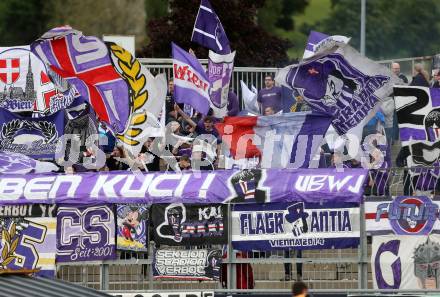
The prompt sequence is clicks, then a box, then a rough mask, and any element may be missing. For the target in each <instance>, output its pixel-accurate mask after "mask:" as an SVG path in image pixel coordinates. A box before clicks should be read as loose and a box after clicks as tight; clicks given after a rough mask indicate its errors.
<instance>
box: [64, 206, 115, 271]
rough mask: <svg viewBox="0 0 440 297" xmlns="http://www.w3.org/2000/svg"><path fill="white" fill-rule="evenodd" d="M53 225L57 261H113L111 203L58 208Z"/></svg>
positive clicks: (113, 241)
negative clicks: (54, 225)
mask: <svg viewBox="0 0 440 297" xmlns="http://www.w3.org/2000/svg"><path fill="white" fill-rule="evenodd" d="M57 222H58V223H57V236H58V238H57V244H56V246H57V262H75V261H78V262H79V261H93V260H107V259H115V257H116V244H115V217H114V212H113V206H112V205H111V204H99V205H90V206H87V205H85V206H73V205H60V206H59V208H58V215H57Z"/></svg>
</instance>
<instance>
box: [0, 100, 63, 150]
mask: <svg viewBox="0 0 440 297" xmlns="http://www.w3.org/2000/svg"><path fill="white" fill-rule="evenodd" d="M0 131H1V132H0V150H1V151H6V152H11V153H20V154H23V155H27V156H32V157H33V158H53V157H54V155H55V153H56V150H57V143H58V141H59V138H60V137H61V136H63V134H64V111H59V112H57V113H55V114H53V115H50V116H47V117H42V118H30V117H22V116H19V115H18V114H14V113H12V112H10V111H8V110H6V109H4V108H0Z"/></svg>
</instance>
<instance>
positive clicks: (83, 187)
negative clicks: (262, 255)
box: [0, 168, 367, 204]
mask: <svg viewBox="0 0 440 297" xmlns="http://www.w3.org/2000/svg"><path fill="white" fill-rule="evenodd" d="M366 174H367V170H365V169H348V168H347V169H344V171H343V172H339V171H337V170H334V169H267V170H259V169H249V170H248V169H244V170H216V171H212V172H208V171H202V172H190V173H163V172H157V173H148V174H145V175H141V174H136V175H134V174H133V173H128V172H117V171H116V172H99V173H98V172H90V173H83V174H71V175H63V174H28V175H14V174H8V175H2V176H0V203H1V204H17V203H18V204H26V203H55V202H56V203H76V204H83V203H87V202H89V203H90V202H99V201H101V202H107V203H149V202H150V203H152V202H154V203H174V202H176V199H178V200H179V201H180V202H183V203H225V202H282V201H284V202H290V201H304V202H321V201H322V202H323V201H339V202H358V203H359V201H360V199H361V197H362V194H363V192H364V181H365V178H366Z"/></svg>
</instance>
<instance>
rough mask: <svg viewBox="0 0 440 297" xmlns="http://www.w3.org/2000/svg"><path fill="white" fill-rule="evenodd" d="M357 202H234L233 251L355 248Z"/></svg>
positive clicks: (357, 224)
mask: <svg viewBox="0 0 440 297" xmlns="http://www.w3.org/2000/svg"><path fill="white" fill-rule="evenodd" d="M359 232H360V225H359V204H356V203H341V202H336V201H334V202H327V203H304V202H292V203H267V204H243V205H234V206H233V209H232V246H233V247H234V249H236V250H240V251H249V250H275V249H278V250H279V249H284V250H290V249H330V248H356V247H357V246H358V245H359V234H360V233H359Z"/></svg>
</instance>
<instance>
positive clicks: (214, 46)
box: [191, 0, 231, 55]
mask: <svg viewBox="0 0 440 297" xmlns="http://www.w3.org/2000/svg"><path fill="white" fill-rule="evenodd" d="M191 41H193V42H197V43H198V44H200V45H202V46H204V47H207V48H209V49H211V50H213V51H214V52H216V53H218V54H222V55H224V54H229V53H230V52H231V48H230V47H229V40H228V37H227V36H226V32H225V30H224V29H223V26H222V23H221V22H220V19H219V18H218V16H217V14H216V13H215V11H214V10H213V9H212V7H211V3H209V1H208V0H202V2H201V3H200V7H199V12H198V13H197V18H196V22H195V23H194V28H193V33H192V36H191Z"/></svg>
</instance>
